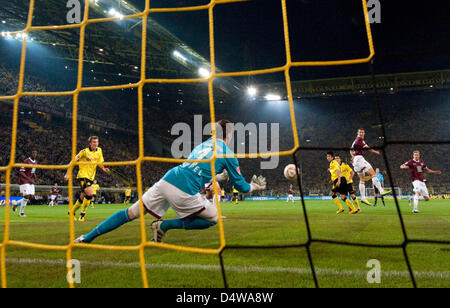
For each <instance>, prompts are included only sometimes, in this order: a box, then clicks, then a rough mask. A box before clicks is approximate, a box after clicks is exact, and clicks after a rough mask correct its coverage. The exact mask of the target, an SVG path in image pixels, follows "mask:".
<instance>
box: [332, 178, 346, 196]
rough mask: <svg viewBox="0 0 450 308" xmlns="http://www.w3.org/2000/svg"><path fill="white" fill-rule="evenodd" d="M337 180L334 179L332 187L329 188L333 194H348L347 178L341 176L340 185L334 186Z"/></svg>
mask: <svg viewBox="0 0 450 308" xmlns="http://www.w3.org/2000/svg"><path fill="white" fill-rule="evenodd" d="M337 181H338V180H337V179H336V180H334V182H333V183H334V184H333V188H332V189H331V191H332V192H333V193H335V194H340V195H344V196H347V194H348V184H347V180H346V179H345V178H344V177H341V185H339V187H336V183H337Z"/></svg>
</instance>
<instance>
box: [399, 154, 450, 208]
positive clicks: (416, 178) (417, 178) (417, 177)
mask: <svg viewBox="0 0 450 308" xmlns="http://www.w3.org/2000/svg"><path fill="white" fill-rule="evenodd" d="M400 168H401V169H409V174H410V175H411V181H412V184H413V186H414V190H413V191H414V209H413V213H419V198H420V197H421V196H422V197H423V199H424V200H425V201H429V200H430V195H429V194H428V189H427V186H426V185H425V179H424V176H423V172H424V171H426V172H429V173H434V174H441V173H442V172H441V171H438V170H436V171H435V170H431V169H430V168H428V167H427V165H426V164H425V163H424V162H423V161H422V160H421V159H420V152H419V151H414V152H413V159H410V160H408V161H407V162H406V163H404V164H403V165H401V166H400Z"/></svg>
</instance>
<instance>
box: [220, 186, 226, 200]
mask: <svg viewBox="0 0 450 308" xmlns="http://www.w3.org/2000/svg"><path fill="white" fill-rule="evenodd" d="M223 200H225V189H224V188H222V190H221V191H220V202H223Z"/></svg>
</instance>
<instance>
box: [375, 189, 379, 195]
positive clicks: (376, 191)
mask: <svg viewBox="0 0 450 308" xmlns="http://www.w3.org/2000/svg"><path fill="white" fill-rule="evenodd" d="M374 190H375V194H376V195H378V194H379V193H380V191H379V190H378V188H376V187H375V189H374Z"/></svg>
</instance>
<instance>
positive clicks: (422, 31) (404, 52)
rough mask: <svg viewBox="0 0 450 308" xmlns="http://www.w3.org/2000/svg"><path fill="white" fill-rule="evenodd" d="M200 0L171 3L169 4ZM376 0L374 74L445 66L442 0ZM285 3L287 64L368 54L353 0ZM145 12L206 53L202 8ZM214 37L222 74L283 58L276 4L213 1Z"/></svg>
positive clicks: (447, 50)
mask: <svg viewBox="0 0 450 308" xmlns="http://www.w3.org/2000/svg"><path fill="white" fill-rule="evenodd" d="M206 2H207V1H202V0H200V1H198V0H197V1H195V0H180V1H170V3H171V4H172V6H174V7H175V6H177V5H178V6H187V5H199V4H205V3H206ZM151 3H152V6H153V7H161V6H163V5H165V6H166V7H167V1H162V0H161V1H155V0H153V1H151ZM380 3H381V24H373V25H372V31H373V35H374V43H375V50H376V62H375V63H376V72H377V73H396V72H408V71H421V70H437V69H448V68H450V40H449V34H450V18H449V17H448V11H449V10H448V8H449V2H448V1H445V0H431V1H407V2H405V1H387V0H380ZM287 6H288V19H289V27H290V41H291V48H292V58H293V60H294V61H310V60H335V59H338V60H339V59H345V58H355V57H366V56H367V55H368V54H369V50H368V43H367V39H366V33H365V27H364V20H363V12H362V3H361V1H360V0H345V1H344V0H288V1H287ZM152 16H153V17H154V18H155V19H156V20H158V21H160V22H161V24H163V25H164V26H165V27H166V28H168V29H169V30H170V31H172V32H173V33H174V34H176V35H177V36H178V37H179V38H180V39H182V40H184V41H186V42H187V43H188V44H189V45H190V46H191V47H193V48H194V49H195V50H197V51H198V52H199V53H200V54H201V55H203V56H205V57H206V58H209V45H208V40H207V39H208V15H207V12H206V11H203V12H184V13H170V14H167V13H165V14H153V15H152ZM215 37H216V42H215V43H216V60H217V66H218V67H220V68H221V69H223V70H224V71H239V70H250V69H261V68H270V67H275V66H281V65H283V64H284V63H285V61H286V59H285V49H284V39H283V28H282V15H281V1H279V0H256V1H250V2H248V3H236V4H222V5H218V6H216V8H215ZM367 72H368V69H367V65H357V66H352V67H345V68H328V69H323V68H315V69H314V68H312V69H311V68H306V69H293V70H292V74H293V76H294V78H297V79H311V78H321V77H333V76H341V75H344V76H346V75H359V74H367ZM268 78H270V77H268ZM275 78H276V77H275Z"/></svg>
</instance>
